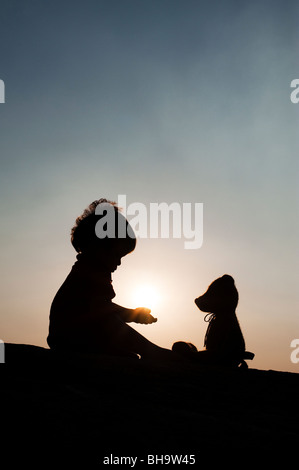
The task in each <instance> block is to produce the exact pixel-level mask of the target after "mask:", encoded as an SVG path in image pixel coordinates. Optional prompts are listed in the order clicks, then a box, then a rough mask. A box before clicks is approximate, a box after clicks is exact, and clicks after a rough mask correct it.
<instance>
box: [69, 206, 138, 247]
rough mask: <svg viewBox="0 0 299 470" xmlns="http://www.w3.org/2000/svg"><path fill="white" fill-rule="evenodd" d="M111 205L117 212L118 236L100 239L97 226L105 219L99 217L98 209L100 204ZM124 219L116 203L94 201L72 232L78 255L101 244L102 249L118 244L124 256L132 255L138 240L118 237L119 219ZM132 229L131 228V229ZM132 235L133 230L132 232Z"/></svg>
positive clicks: (73, 243) (78, 218)
mask: <svg viewBox="0 0 299 470" xmlns="http://www.w3.org/2000/svg"><path fill="white" fill-rule="evenodd" d="M103 203H106V204H111V205H112V206H113V208H114V211H115V222H116V234H115V238H108V237H106V238H101V239H100V238H98V237H97V236H96V233H95V226H96V223H97V222H98V220H100V219H101V217H103V216H102V215H97V214H96V213H95V210H96V207H97V206H98V205H99V204H103ZM119 217H123V215H122V214H120V208H119V207H118V206H117V205H116V202H114V201H109V200H108V199H105V198H101V199H97V200H95V201H93V202H92V203H91V204H89V206H88V207H87V208H86V209H85V210H84V212H83V214H81V215H80V216H79V217H77V219H76V223H75V225H74V226H73V228H72V230H71V242H72V245H73V247H74V248H75V250H76V251H77V252H78V253H83V252H86V251H91V250H92V249H94V248H95V247H96V246H99V244H101V246H102V247H104V245H105V246H106V247H107V248H108V247H110V248H111V247H113V244H114V245H116V243H117V244H118V247H119V248H120V251H121V254H122V256H124V255H125V254H127V253H130V252H131V251H133V250H134V248H135V245H136V238H135V237H132V236H128V234H127V233H126V238H118V237H117V233H118V232H117V227H118V218H119ZM128 225H129V222H128V221H127V220H126V227H127V226H128ZM130 228H131V227H130ZM130 232H131V234H132V233H133V232H132V229H131V230H130Z"/></svg>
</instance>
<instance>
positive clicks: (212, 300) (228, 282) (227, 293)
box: [195, 274, 239, 314]
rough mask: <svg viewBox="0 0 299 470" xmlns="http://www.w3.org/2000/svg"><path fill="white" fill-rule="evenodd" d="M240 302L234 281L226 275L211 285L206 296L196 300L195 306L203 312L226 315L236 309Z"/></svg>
mask: <svg viewBox="0 0 299 470" xmlns="http://www.w3.org/2000/svg"><path fill="white" fill-rule="evenodd" d="M238 300H239V295H238V291H237V289H236V286H235V281H234V279H233V278H232V277H231V276H229V275H228V274H224V276H222V277H219V278H218V279H216V280H215V281H213V282H212V284H210V286H209V287H208V290H207V291H206V292H205V294H203V295H201V296H200V297H198V298H197V299H195V304H196V305H197V307H198V308H199V309H200V310H201V311H202V312H211V313H223V314H225V313H229V312H231V311H233V310H235V309H236V307H237V305H238Z"/></svg>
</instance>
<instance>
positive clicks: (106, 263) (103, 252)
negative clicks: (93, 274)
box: [94, 247, 122, 273]
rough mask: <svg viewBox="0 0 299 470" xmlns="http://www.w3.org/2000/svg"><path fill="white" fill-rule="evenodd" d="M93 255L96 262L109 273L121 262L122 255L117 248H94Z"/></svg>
mask: <svg viewBox="0 0 299 470" xmlns="http://www.w3.org/2000/svg"><path fill="white" fill-rule="evenodd" d="M94 256H95V258H96V260H97V262H98V263H99V264H100V265H102V266H103V267H104V268H105V269H106V270H107V271H109V272H110V273H112V272H114V271H116V269H117V267H118V266H120V264H121V258H122V255H121V254H120V253H119V250H118V249H117V248H115V249H112V248H108V247H107V248H106V249H101V248H99V249H96V250H95V253H94Z"/></svg>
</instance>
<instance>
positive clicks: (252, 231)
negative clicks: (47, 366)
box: [0, 0, 299, 372]
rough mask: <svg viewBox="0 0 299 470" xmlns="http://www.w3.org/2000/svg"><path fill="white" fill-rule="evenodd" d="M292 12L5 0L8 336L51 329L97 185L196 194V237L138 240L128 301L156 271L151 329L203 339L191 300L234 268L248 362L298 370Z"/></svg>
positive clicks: (289, 7) (272, 7)
mask: <svg viewBox="0 0 299 470" xmlns="http://www.w3.org/2000/svg"><path fill="white" fill-rule="evenodd" d="M296 18H298V5H297V2H295V1H288V2H283V1H276V0H274V1H265V0H262V1H252V2H246V1H231V0H228V1H223V2H222V1H219V0H218V1H200V0H198V1H193V0H184V1H181V0H173V1H168V0H165V1H164V0H160V1H156V0H152V1H150V2H149V1H143V0H139V1H137V0H123V1H119V0H115V1H113V0H110V1H101V0H99V1H92V0H86V1H84V2H83V1H65V0H61V1H56V0H54V1H51V2H47V1H32V0H29V1H27V2H22V1H5V0H4V1H2V2H1V18H0V79H2V80H4V82H5V98H6V102H5V104H0V165H1V174H0V194H1V198H0V210H1V219H2V223H1V232H0V240H1V245H0V250H1V252H0V257H1V270H2V276H1V279H2V285H1V299H2V301H1V303H2V305H1V317H0V322H1V323H0V326H1V331H0V337H1V338H2V339H3V340H5V341H12V342H24V343H33V344H39V345H45V338H46V335H47V326H48V315H49V307H50V303H51V300H52V298H53V296H54V294H55V292H56V290H57V289H58V287H59V285H60V284H61V283H62V281H63V280H64V278H65V276H66V275H67V273H68V271H69V269H70V267H71V265H72V263H73V262H74V260H75V253H74V251H73V249H72V247H71V245H70V243H69V232H70V229H71V227H72V225H73V223H74V220H75V218H76V217H77V216H78V215H79V214H80V213H81V212H82V211H83V209H84V208H85V207H86V206H87V205H88V204H89V203H90V202H91V201H93V200H94V199H97V198H99V197H107V198H109V199H117V196H118V195H119V194H126V195H127V200H128V203H131V202H135V201H139V202H142V203H144V204H149V203H150V202H162V201H164V202H167V203H171V202H174V201H176V202H179V203H183V202H191V203H195V202H202V203H203V204H204V243H203V246H202V248H200V249H199V250H184V249H183V242H182V241H181V240H139V241H138V245H137V248H136V250H135V252H134V253H133V254H131V255H130V256H128V257H127V258H126V259H124V261H123V266H122V267H121V268H120V269H119V271H117V272H116V273H115V275H114V288H115V290H116V292H117V298H116V300H117V301H118V302H119V303H123V304H126V305H127V304H128V302H131V301H132V302H133V298H132V297H130V295H131V294H130V292H131V291H133V290H134V285H135V284H137V283H138V282H139V281H140V279H143V280H144V282H150V283H152V284H156V285H157V286H156V287H157V289H158V290H159V289H160V290H161V291H163V293H161V292H160V294H161V296H162V297H163V301H161V304H160V307H157V310H159V311H157V312H155V314H156V315H157V316H158V318H159V321H158V322H157V323H156V324H155V325H151V326H147V327H144V326H143V327H141V326H140V327H138V329H139V331H141V332H142V333H144V334H145V335H146V336H147V337H149V338H150V339H152V340H153V341H156V342H157V343H159V344H161V345H164V346H166V347H170V346H171V344H172V342H173V341H175V340H177V339H186V340H189V341H193V342H194V343H195V344H196V345H197V346H198V347H199V348H200V347H202V343H203V337H204V333H205V328H206V324H204V323H203V317H202V316H201V314H200V313H199V312H198V311H197V310H196V307H195V306H194V304H193V299H194V298H195V297H197V296H198V295H199V294H200V293H202V292H203V291H205V289H206V287H207V286H208V284H209V283H210V282H211V281H212V280H213V279H215V278H216V277H218V276H220V275H222V274H224V273H225V272H227V273H229V274H232V275H233V276H234V277H235V280H236V284H237V287H238V289H239V295H240V304H239V307H238V310H237V313H238V316H239V320H240V323H241V327H242V329H243V333H244V336H245V340H246V343H247V348H248V349H249V350H253V351H254V352H255V353H256V359H255V361H254V364H253V365H254V366H255V367H261V368H272V369H280V370H292V371H297V372H298V365H294V364H292V363H291V362H290V353H291V350H290V342H291V340H292V339H294V338H296V337H299V320H298V302H297V300H298V295H297V279H298V264H297V256H298V248H297V239H298V221H297V220H298V190H297V186H298V179H297V177H298V172H297V170H298V167H297V158H296V157H297V154H298V137H297V133H296V131H297V128H298V112H299V105H295V104H293V103H291V101H290V92H291V89H290V82H291V81H292V80H293V79H294V78H299V70H298V68H299V67H298V54H297V51H298V34H297V33H296ZM128 306H131V305H128Z"/></svg>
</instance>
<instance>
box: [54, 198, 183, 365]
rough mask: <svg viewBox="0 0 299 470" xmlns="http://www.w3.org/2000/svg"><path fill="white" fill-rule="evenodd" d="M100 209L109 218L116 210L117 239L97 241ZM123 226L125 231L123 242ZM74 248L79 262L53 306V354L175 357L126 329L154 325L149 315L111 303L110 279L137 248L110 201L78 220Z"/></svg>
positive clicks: (131, 231) (120, 216)
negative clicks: (103, 207)
mask: <svg viewBox="0 0 299 470" xmlns="http://www.w3.org/2000/svg"><path fill="white" fill-rule="evenodd" d="M98 204H106V205H107V204H109V206H110V211H109V213H110V214H111V206H112V208H113V210H112V214H113V216H114V217H115V219H114V221H113V222H114V224H115V230H114V234H115V236H114V238H113V237H111V236H105V238H99V237H98V236H97V235H96V232H95V226H96V224H97V222H99V221H100V220H101V219H102V217H103V216H104V215H105V211H104V212H103V213H102V215H97V214H96V213H95V212H96V207H97V206H98ZM106 207H107V206H106ZM121 224H122V227H124V226H125V228H126V230H125V233H124V231H123V232H122V234H121V237H119V236H118V227H119V226H120V225H121ZM71 242H72V245H73V246H74V248H75V250H76V251H77V252H78V255H77V261H76V262H75V264H74V265H73V267H72V269H71V272H70V273H69V275H68V276H67V278H66V280H65V281H64V283H63V284H62V286H61V287H60V289H59V290H58V292H57V294H56V296H55V298H54V300H53V302H52V305H51V310H50V325H49V335H48V338H47V342H48V345H49V346H50V348H51V349H56V350H72V351H79V352H80V351H81V352H92V353H108V354H114V355H130V354H132V353H135V354H139V355H141V357H145V358H148V357H149V358H166V357H170V356H172V355H173V354H174V353H172V352H171V351H170V350H167V349H164V348H160V347H159V346H157V345H155V344H153V343H152V342H150V341H149V340H147V339H146V338H145V337H143V336H142V335H141V334H139V333H138V332H137V331H136V330H134V329H133V328H131V327H130V326H129V325H127V322H135V323H145V324H150V323H154V322H156V321H157V319H156V318H154V317H153V316H152V315H151V313H150V310H149V309H147V308H143V307H139V308H136V309H130V308H124V307H121V306H120V305H117V304H115V303H113V302H112V299H113V298H114V297H115V292H114V290H113V287H112V281H111V273H112V272H114V271H115V270H116V269H117V267H118V266H119V265H120V264H121V258H122V257H123V256H125V255H127V254H128V253H130V252H132V251H133V250H134V249H135V245H136V238H135V235H134V233H133V230H132V228H131V226H130V225H129V223H128V221H127V220H126V219H125V218H124V216H123V215H122V214H121V213H120V211H119V209H118V207H117V206H116V205H115V203H113V202H111V201H108V200H106V199H99V200H97V201H94V202H93V203H91V204H90V205H89V207H88V208H87V209H86V210H85V211H84V213H83V214H82V215H81V216H80V217H78V218H77V219H76V224H75V226H74V227H73V229H72V232H71Z"/></svg>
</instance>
